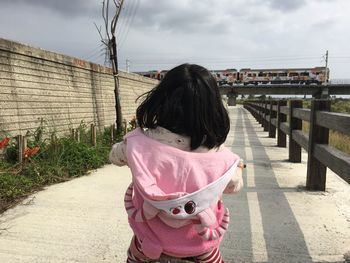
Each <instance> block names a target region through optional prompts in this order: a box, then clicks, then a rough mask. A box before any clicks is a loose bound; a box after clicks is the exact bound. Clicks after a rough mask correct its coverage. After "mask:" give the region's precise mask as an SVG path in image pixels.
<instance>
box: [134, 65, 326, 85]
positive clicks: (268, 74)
mask: <svg viewBox="0 0 350 263" xmlns="http://www.w3.org/2000/svg"><path fill="white" fill-rule="evenodd" d="M167 72H168V70H162V71H159V70H153V71H148V72H138V74H140V75H143V76H145V77H149V78H154V79H158V80H162V79H163V78H164V76H165V74H166V73H167ZM210 72H211V73H212V74H213V76H214V78H215V79H216V81H217V83H218V85H219V86H225V85H230V86H231V85H235V84H241V85H242V84H243V85H261V84H322V83H324V82H325V81H326V79H327V80H328V79H329V69H328V68H327V69H326V68H325V67H314V68H281V69H250V68H244V69H241V70H240V71H238V70H236V69H225V70H211V71H210Z"/></svg>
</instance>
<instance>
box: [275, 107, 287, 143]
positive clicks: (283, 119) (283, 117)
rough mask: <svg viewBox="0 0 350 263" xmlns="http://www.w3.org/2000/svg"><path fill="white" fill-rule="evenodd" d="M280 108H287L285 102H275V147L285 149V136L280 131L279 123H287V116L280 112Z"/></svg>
mask: <svg viewBox="0 0 350 263" xmlns="http://www.w3.org/2000/svg"><path fill="white" fill-rule="evenodd" d="M282 106H287V101H286V100H279V101H278V102H277V146H278V147H287V135H286V134H285V133H284V132H283V131H282V130H281V123H282V122H286V121H287V116H286V115H285V114H283V113H282V112H281V107H282Z"/></svg>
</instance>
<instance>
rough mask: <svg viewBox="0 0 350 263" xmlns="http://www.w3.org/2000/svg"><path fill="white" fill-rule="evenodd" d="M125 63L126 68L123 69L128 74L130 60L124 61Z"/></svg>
mask: <svg viewBox="0 0 350 263" xmlns="http://www.w3.org/2000/svg"><path fill="white" fill-rule="evenodd" d="M125 63H126V65H125V66H126V67H125V68H126V72H127V73H129V72H130V60H129V59H126V61H125Z"/></svg>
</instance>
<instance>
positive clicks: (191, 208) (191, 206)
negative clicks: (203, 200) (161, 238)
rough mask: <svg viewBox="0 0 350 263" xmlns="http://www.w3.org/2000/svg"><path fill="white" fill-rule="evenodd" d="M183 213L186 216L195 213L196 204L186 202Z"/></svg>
mask: <svg viewBox="0 0 350 263" xmlns="http://www.w3.org/2000/svg"><path fill="white" fill-rule="evenodd" d="M185 211H186V213H187V214H193V213H194V211H196V204H195V203H194V202H193V201H188V202H187V203H186V204H185Z"/></svg>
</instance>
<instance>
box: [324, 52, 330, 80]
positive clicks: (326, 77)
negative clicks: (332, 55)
mask: <svg viewBox="0 0 350 263" xmlns="http://www.w3.org/2000/svg"><path fill="white" fill-rule="evenodd" d="M325 60H326V71H325V81H324V84H325V85H328V78H329V76H328V50H327V51H326V56H325Z"/></svg>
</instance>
